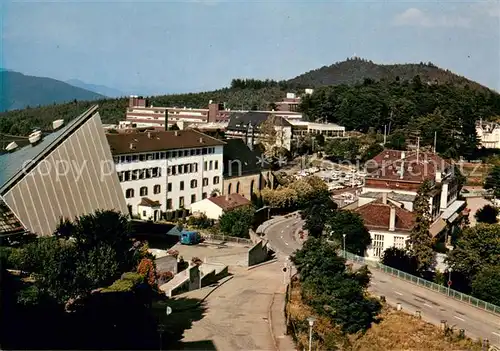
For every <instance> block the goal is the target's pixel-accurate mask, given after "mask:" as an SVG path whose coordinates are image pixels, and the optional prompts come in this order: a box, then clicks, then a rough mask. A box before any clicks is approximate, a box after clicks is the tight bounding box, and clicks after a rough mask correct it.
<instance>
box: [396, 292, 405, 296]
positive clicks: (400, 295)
mask: <svg viewBox="0 0 500 351" xmlns="http://www.w3.org/2000/svg"><path fill="white" fill-rule="evenodd" d="M395 293H396V294H398V295H400V296H403V294H401V293H400V292H399V291H395Z"/></svg>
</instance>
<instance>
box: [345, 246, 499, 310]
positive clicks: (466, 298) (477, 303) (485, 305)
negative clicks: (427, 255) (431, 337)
mask: <svg viewBox="0 0 500 351" xmlns="http://www.w3.org/2000/svg"><path fill="white" fill-rule="evenodd" d="M340 252H341V253H342V255H344V257H345V258H346V259H347V260H348V261H354V262H360V263H363V264H366V265H367V266H369V267H372V268H375V269H378V270H380V271H382V272H384V273H387V274H390V275H392V276H394V277H398V278H400V279H403V280H406V281H408V282H411V283H413V284H416V285H419V286H422V287H424V288H427V289H430V290H433V291H436V292H438V293H440V294H443V295H446V296H448V297H451V298H453V299H455V300H458V301H462V302H465V303H468V304H469V305H472V306H474V307H477V308H480V309H483V310H486V311H489V312H492V313H496V314H500V307H499V306H496V305H494V304H492V303H489V302H486V301H483V300H480V299H477V298H475V297H472V296H470V295H466V294H462V293H461V292H458V291H456V290H453V289H451V288H450V289H448V287H446V286H443V285H439V284H436V283H433V282H431V281H428V280H425V279H422V278H419V277H416V276H414V275H411V274H408V273H406V272H403V271H400V270H397V269H395V268H392V267H389V266H385V265H383V264H381V263H379V262H377V261H373V260H367V259H365V258H364V257H361V256H357V255H354V254H352V253H350V252H347V251H342V250H340Z"/></svg>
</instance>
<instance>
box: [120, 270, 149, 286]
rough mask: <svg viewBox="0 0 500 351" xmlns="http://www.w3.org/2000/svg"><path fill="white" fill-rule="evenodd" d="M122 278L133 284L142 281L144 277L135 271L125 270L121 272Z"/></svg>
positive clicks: (135, 284)
mask: <svg viewBox="0 0 500 351" xmlns="http://www.w3.org/2000/svg"><path fill="white" fill-rule="evenodd" d="M121 279H122V280H130V281H131V282H132V283H133V284H134V286H137V285H139V284H141V283H144V277H143V276H142V275H140V274H139V273H136V272H125V273H123V274H122V277H121Z"/></svg>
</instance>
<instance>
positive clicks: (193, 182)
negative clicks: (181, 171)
mask: <svg viewBox="0 0 500 351" xmlns="http://www.w3.org/2000/svg"><path fill="white" fill-rule="evenodd" d="M197 186H198V182H197V181H196V179H193V180H191V189H194V188H196V187H197Z"/></svg>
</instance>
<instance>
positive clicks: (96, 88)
mask: <svg viewBox="0 0 500 351" xmlns="http://www.w3.org/2000/svg"><path fill="white" fill-rule="evenodd" d="M66 83H68V84H71V85H73V86H75V87H78V88H82V89H85V90H90V91H93V92H94V93H97V94H101V95H104V96H107V97H111V98H118V97H123V96H125V95H127V94H125V93H123V92H121V91H119V90H117V89H114V88H110V87H107V86H105V85H98V84H88V83H85V82H82V81H81V80H78V79H70V80H67V81H66Z"/></svg>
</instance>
